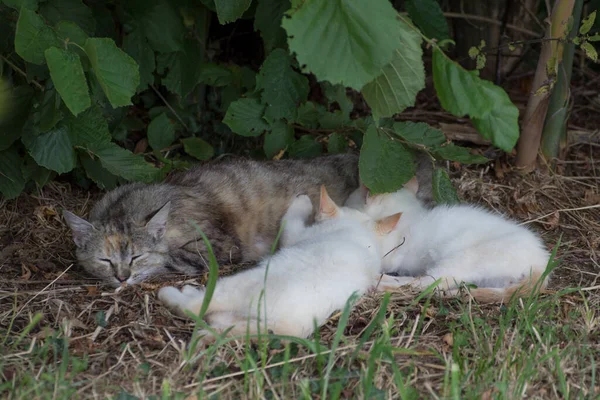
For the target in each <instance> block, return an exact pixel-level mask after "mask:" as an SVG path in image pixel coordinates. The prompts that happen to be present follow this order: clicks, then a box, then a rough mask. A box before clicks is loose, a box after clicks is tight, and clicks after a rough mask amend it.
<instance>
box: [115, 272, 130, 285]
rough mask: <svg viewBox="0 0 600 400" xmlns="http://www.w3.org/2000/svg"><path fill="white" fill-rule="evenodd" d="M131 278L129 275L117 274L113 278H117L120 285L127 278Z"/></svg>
mask: <svg viewBox="0 0 600 400" xmlns="http://www.w3.org/2000/svg"><path fill="white" fill-rule="evenodd" d="M130 276H131V274H117V275H115V278H117V280H118V281H119V282H121V283H123V282H125V281H126V280H127V279H129V277H130Z"/></svg>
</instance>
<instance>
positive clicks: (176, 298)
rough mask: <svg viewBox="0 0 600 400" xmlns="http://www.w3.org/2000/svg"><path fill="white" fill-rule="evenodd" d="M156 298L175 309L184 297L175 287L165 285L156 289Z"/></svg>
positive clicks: (183, 300) (183, 301) (181, 303)
mask: <svg viewBox="0 0 600 400" xmlns="http://www.w3.org/2000/svg"><path fill="white" fill-rule="evenodd" d="M158 299H159V300H160V302H161V303H163V304H164V305H165V306H167V307H168V308H171V309H176V308H179V307H181V306H182V305H183V304H184V303H185V301H186V300H187V299H186V296H184V294H183V293H181V292H180V291H179V289H177V288H176V287H173V286H166V287H164V288H161V289H159V290H158Z"/></svg>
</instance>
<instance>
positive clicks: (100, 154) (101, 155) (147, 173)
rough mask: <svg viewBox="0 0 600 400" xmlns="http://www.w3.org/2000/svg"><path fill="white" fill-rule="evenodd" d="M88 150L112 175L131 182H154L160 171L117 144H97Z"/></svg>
mask: <svg viewBox="0 0 600 400" xmlns="http://www.w3.org/2000/svg"><path fill="white" fill-rule="evenodd" d="M87 150H88V152H90V153H91V154H93V155H94V156H95V157H96V158H98V159H99V160H100V162H101V163H102V166H103V167H104V168H105V169H106V170H108V171H109V172H110V173H111V174H113V175H117V176H120V177H122V178H125V179H127V180H129V181H141V182H147V183H149V182H153V181H154V180H155V179H156V177H157V176H158V173H159V171H160V170H158V169H156V168H154V167H153V166H152V165H151V164H149V163H147V162H146V161H145V160H144V157H142V156H141V155H136V154H133V153H132V152H130V151H129V150H125V149H124V148H122V147H119V146H118V145H116V144H115V143H97V144H95V145H93V146H90V147H89V148H88V149H87Z"/></svg>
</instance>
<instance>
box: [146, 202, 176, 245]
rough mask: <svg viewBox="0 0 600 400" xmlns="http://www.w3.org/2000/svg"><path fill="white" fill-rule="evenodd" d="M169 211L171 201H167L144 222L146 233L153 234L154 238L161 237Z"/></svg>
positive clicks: (165, 227) (165, 228) (164, 230)
mask: <svg viewBox="0 0 600 400" xmlns="http://www.w3.org/2000/svg"><path fill="white" fill-rule="evenodd" d="M170 211H171V202H170V201H168V202H167V204H165V205H164V206H162V208H161V209H159V210H158V211H157V212H156V214H154V216H153V217H152V218H150V221H148V223H147V224H146V229H147V230H148V233H149V234H151V235H152V236H154V237H155V238H156V239H162V237H163V236H164V234H165V232H166V230H167V221H168V219H169V212H170Z"/></svg>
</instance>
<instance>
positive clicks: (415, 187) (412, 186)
mask: <svg viewBox="0 0 600 400" xmlns="http://www.w3.org/2000/svg"><path fill="white" fill-rule="evenodd" d="M404 188H405V189H406V190H408V191H409V192H411V193H412V194H415V195H416V194H417V192H418V191H419V181H417V177H416V176H413V177H412V178H411V180H410V181H408V182H406V183H405V184H404Z"/></svg>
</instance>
